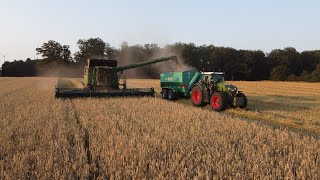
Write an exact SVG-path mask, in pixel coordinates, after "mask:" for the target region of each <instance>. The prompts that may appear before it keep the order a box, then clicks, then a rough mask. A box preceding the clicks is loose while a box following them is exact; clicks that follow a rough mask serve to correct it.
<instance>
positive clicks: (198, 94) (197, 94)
mask: <svg viewBox="0 0 320 180" xmlns="http://www.w3.org/2000/svg"><path fill="white" fill-rule="evenodd" d="M191 101H192V104H193V105H194V106H201V105H202V103H203V92H202V90H201V89H200V87H199V86H194V87H193V88H192V90H191Z"/></svg>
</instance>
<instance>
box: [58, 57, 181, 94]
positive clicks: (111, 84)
mask: <svg viewBox="0 0 320 180" xmlns="http://www.w3.org/2000/svg"><path fill="white" fill-rule="evenodd" d="M170 60H172V61H175V62H176V63H178V61H177V57H176V56H169V57H162V58H158V59H153V60H148V61H143V62H139V63H135V64H130V65H126V66H121V67H117V64H118V62H117V61H116V60H106V59H89V60H88V65H87V66H86V67H85V69H84V81H83V83H84V85H85V88H60V87H59V88H57V87H56V92H55V97H114V96H154V89H153V88H132V89H128V88H127V85H126V80H125V79H124V80H123V82H122V83H119V81H120V76H119V74H122V73H123V71H125V70H127V69H132V68H136V67H141V66H146V65H150V64H156V63H159V62H164V61H170Z"/></svg>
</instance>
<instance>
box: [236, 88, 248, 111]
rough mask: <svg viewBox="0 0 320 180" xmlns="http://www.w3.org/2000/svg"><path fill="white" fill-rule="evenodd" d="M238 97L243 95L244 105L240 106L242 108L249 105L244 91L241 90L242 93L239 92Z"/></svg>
mask: <svg viewBox="0 0 320 180" xmlns="http://www.w3.org/2000/svg"><path fill="white" fill-rule="evenodd" d="M238 97H243V105H242V106H239V107H240V108H241V109H244V108H246V107H247V105H248V99H247V97H246V95H244V94H243V93H242V92H240V93H239V94H238Z"/></svg>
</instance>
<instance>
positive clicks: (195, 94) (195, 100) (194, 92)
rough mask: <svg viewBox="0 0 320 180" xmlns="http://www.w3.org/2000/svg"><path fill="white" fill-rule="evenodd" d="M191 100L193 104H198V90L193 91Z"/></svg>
mask: <svg viewBox="0 0 320 180" xmlns="http://www.w3.org/2000/svg"><path fill="white" fill-rule="evenodd" d="M192 99H193V101H194V102H195V103H199V101H200V92H199V90H194V91H193V93H192Z"/></svg>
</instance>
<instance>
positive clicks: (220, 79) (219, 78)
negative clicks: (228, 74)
mask: <svg viewBox="0 0 320 180" xmlns="http://www.w3.org/2000/svg"><path fill="white" fill-rule="evenodd" d="M212 81H213V83H219V82H224V77H223V76H222V75H220V74H213V75H212Z"/></svg>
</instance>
